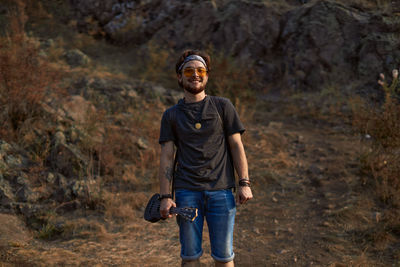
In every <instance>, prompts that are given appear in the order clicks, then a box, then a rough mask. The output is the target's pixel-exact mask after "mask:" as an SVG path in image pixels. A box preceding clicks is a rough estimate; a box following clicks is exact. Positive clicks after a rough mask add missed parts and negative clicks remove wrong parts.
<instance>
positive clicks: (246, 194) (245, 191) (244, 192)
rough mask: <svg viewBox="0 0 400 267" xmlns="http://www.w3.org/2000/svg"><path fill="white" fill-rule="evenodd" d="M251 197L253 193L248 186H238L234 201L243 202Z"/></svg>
mask: <svg viewBox="0 0 400 267" xmlns="http://www.w3.org/2000/svg"><path fill="white" fill-rule="evenodd" d="M252 198H253V193H252V192H251V188H250V187H249V186H239V189H238V192H237V194H236V203H237V204H245V203H246V202H247V201H248V200H250V199H252Z"/></svg>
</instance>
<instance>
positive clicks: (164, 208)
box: [160, 198, 176, 219]
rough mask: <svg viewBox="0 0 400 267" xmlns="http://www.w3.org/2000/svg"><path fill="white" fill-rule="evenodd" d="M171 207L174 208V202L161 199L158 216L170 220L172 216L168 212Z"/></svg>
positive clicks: (168, 199)
mask: <svg viewBox="0 0 400 267" xmlns="http://www.w3.org/2000/svg"><path fill="white" fill-rule="evenodd" d="M171 207H176V204H175V202H174V201H173V200H172V199H170V198H163V199H161V203H160V215H161V217H163V218H165V219H167V218H171V217H172V214H169V210H170V208H171Z"/></svg>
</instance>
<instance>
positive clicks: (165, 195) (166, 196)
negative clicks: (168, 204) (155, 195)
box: [159, 194, 172, 200]
mask: <svg viewBox="0 0 400 267" xmlns="http://www.w3.org/2000/svg"><path fill="white" fill-rule="evenodd" d="M164 198H172V195H171V194H162V195H160V197H159V199H160V200H163V199H164Z"/></svg>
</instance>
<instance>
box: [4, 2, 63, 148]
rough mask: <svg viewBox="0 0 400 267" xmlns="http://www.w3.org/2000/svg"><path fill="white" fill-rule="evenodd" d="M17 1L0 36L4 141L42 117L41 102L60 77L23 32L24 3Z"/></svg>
mask: <svg viewBox="0 0 400 267" xmlns="http://www.w3.org/2000/svg"><path fill="white" fill-rule="evenodd" d="M16 4H17V5H16V10H13V11H11V12H10V14H9V21H10V27H9V31H8V34H7V35H6V36H5V37H0V107H1V113H0V121H1V133H0V134H1V136H2V137H3V138H4V139H6V140H7V139H8V140H10V139H11V140H16V139H18V137H19V136H18V135H19V131H20V130H21V129H22V128H30V127H31V125H32V124H33V123H34V122H36V121H37V120H40V119H41V117H42V115H43V114H42V109H41V102H42V101H43V100H44V98H45V96H46V94H47V92H49V91H51V90H55V89H56V85H57V81H58V78H59V76H60V75H59V73H58V72H57V70H55V69H54V68H52V67H51V66H50V65H49V64H47V63H46V61H45V59H44V58H42V57H41V56H40V55H39V49H38V42H37V41H36V40H35V39H34V38H32V37H29V36H27V35H26V33H25V30H24V25H25V22H26V20H27V17H26V16H25V15H24V14H25V13H24V8H25V5H24V3H23V2H22V1H16Z"/></svg>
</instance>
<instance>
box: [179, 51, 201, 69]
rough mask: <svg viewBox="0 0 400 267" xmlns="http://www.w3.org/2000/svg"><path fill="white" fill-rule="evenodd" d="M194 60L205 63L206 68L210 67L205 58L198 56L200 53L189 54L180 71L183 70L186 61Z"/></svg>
mask: <svg viewBox="0 0 400 267" xmlns="http://www.w3.org/2000/svg"><path fill="white" fill-rule="evenodd" d="M193 60H197V61H200V62H201V63H203V65H204V67H206V69H208V68H207V64H206V62H205V61H204V59H203V58H202V57H201V56H198V55H190V56H187V57H186V58H185V60H184V61H183V62H182V64H181V66H180V67H179V69H178V72H179V71H181V70H182V68H183V66H184V65H185V64H186V63H188V62H189V61H193Z"/></svg>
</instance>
